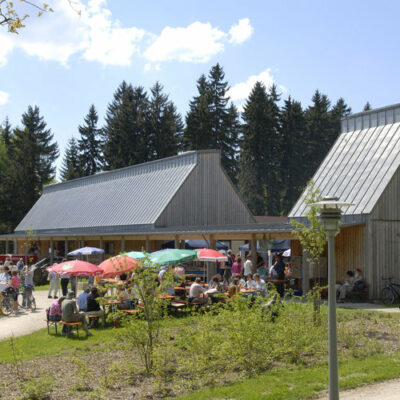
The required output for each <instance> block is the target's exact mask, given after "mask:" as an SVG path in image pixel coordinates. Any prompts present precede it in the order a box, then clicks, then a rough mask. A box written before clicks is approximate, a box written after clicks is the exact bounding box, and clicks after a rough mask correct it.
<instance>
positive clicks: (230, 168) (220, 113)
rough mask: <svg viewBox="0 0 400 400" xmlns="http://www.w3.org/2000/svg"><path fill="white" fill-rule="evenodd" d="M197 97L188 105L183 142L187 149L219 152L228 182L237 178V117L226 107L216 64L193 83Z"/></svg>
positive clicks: (225, 87) (225, 84)
mask: <svg viewBox="0 0 400 400" xmlns="http://www.w3.org/2000/svg"><path fill="white" fill-rule="evenodd" d="M197 89H198V92H199V95H198V96H195V97H194V99H193V100H192V101H191V102H190V105H189V112H188V114H187V116H186V129H185V131H184V136H183V141H184V147H185V148H186V149H187V150H192V149H197V150H200V149H219V150H221V163H222V166H223V167H224V169H225V170H226V171H227V173H228V175H229V176H230V177H231V179H232V180H235V179H236V175H237V153H238V135H239V131H240V124H239V115H238V112H237V110H236V108H235V107H234V106H232V105H229V97H228V96H227V91H228V89H229V87H228V82H227V81H225V73H224V71H223V68H222V67H221V66H220V65H219V64H216V65H215V66H213V67H212V68H211V70H210V73H209V75H208V79H207V78H206V77H205V76H204V75H202V76H201V77H200V78H199V80H198V81H197Z"/></svg>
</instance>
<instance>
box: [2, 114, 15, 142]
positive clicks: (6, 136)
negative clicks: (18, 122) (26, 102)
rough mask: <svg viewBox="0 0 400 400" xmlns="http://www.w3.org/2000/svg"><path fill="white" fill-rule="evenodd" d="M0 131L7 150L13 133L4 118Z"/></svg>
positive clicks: (8, 122)
mask: <svg viewBox="0 0 400 400" xmlns="http://www.w3.org/2000/svg"><path fill="white" fill-rule="evenodd" d="M0 130H1V136H2V138H3V141H4V145H5V146H6V149H9V148H10V145H11V141H12V136H13V132H12V128H11V124H10V121H9V120H8V117H6V119H5V120H4V123H3V126H2V127H0Z"/></svg>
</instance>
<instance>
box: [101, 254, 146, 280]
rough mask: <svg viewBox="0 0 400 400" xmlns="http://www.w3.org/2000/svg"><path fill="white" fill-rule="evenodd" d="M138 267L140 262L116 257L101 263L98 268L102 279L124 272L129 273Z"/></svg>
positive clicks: (129, 258)
mask: <svg viewBox="0 0 400 400" xmlns="http://www.w3.org/2000/svg"><path fill="white" fill-rule="evenodd" d="M139 265H140V262H139V261H137V260H135V259H134V258H132V257H127V256H116V257H111V258H109V259H108V260H105V261H103V262H102V263H101V264H100V265H99V268H100V269H101V270H102V274H103V276H104V277H110V276H115V275H121V274H122V273H124V272H128V271H131V270H132V269H135V268H136V267H137V266H139Z"/></svg>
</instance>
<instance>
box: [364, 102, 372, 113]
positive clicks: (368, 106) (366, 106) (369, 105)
mask: <svg viewBox="0 0 400 400" xmlns="http://www.w3.org/2000/svg"><path fill="white" fill-rule="evenodd" d="M370 110H372V107H371V104H369V101H367V102H366V103H365V106H364V108H363V111H370Z"/></svg>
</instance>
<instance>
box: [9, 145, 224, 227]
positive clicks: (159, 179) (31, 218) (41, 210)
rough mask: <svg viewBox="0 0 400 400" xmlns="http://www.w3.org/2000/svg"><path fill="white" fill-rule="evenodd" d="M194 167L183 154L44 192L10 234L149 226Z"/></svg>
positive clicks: (190, 158) (193, 155) (193, 160)
mask: <svg viewBox="0 0 400 400" xmlns="http://www.w3.org/2000/svg"><path fill="white" fill-rule="evenodd" d="M218 154H219V153H218ZM196 163H197V152H187V153H183V154H181V155H179V156H175V157H170V158H165V159H162V160H158V161H154V162H148V163H145V164H140V165H135V166H131V167H127V168H122V169H119V170H115V171H110V172H103V173H100V174H97V175H93V176H89V177H85V178H79V179H75V180H72V181H68V182H64V183H59V184H55V185H50V186H47V187H45V188H44V190H43V194H42V196H41V197H40V198H39V200H38V201H37V202H36V203H35V205H34V206H33V207H32V209H31V210H30V211H29V212H28V214H27V215H26V216H25V218H24V219H23V220H22V221H21V222H20V224H19V225H18V226H17V228H16V229H15V232H25V231H27V230H29V229H31V228H32V229H34V231H36V232H44V231H47V232H52V231H53V232H56V231H60V230H64V231H70V230H73V229H74V228H79V230H82V229H83V228H90V229H95V228H96V227H101V228H102V229H104V228H105V230H108V229H107V227H109V228H111V227H112V230H121V231H123V229H121V227H123V226H135V225H141V226H145V225H151V224H154V222H155V221H156V220H157V218H158V216H159V215H160V214H161V213H162V211H163V210H164V209H165V207H166V206H167V205H168V203H169V202H170V201H171V199H172V198H173V196H174V195H175V193H176V192H177V191H178V189H179V188H180V187H181V185H182V184H183V182H184V181H185V179H186V178H187V177H188V175H189V174H190V172H191V171H192V170H193V169H194V168H195V166H196ZM88 230H89V229H88Z"/></svg>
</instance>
